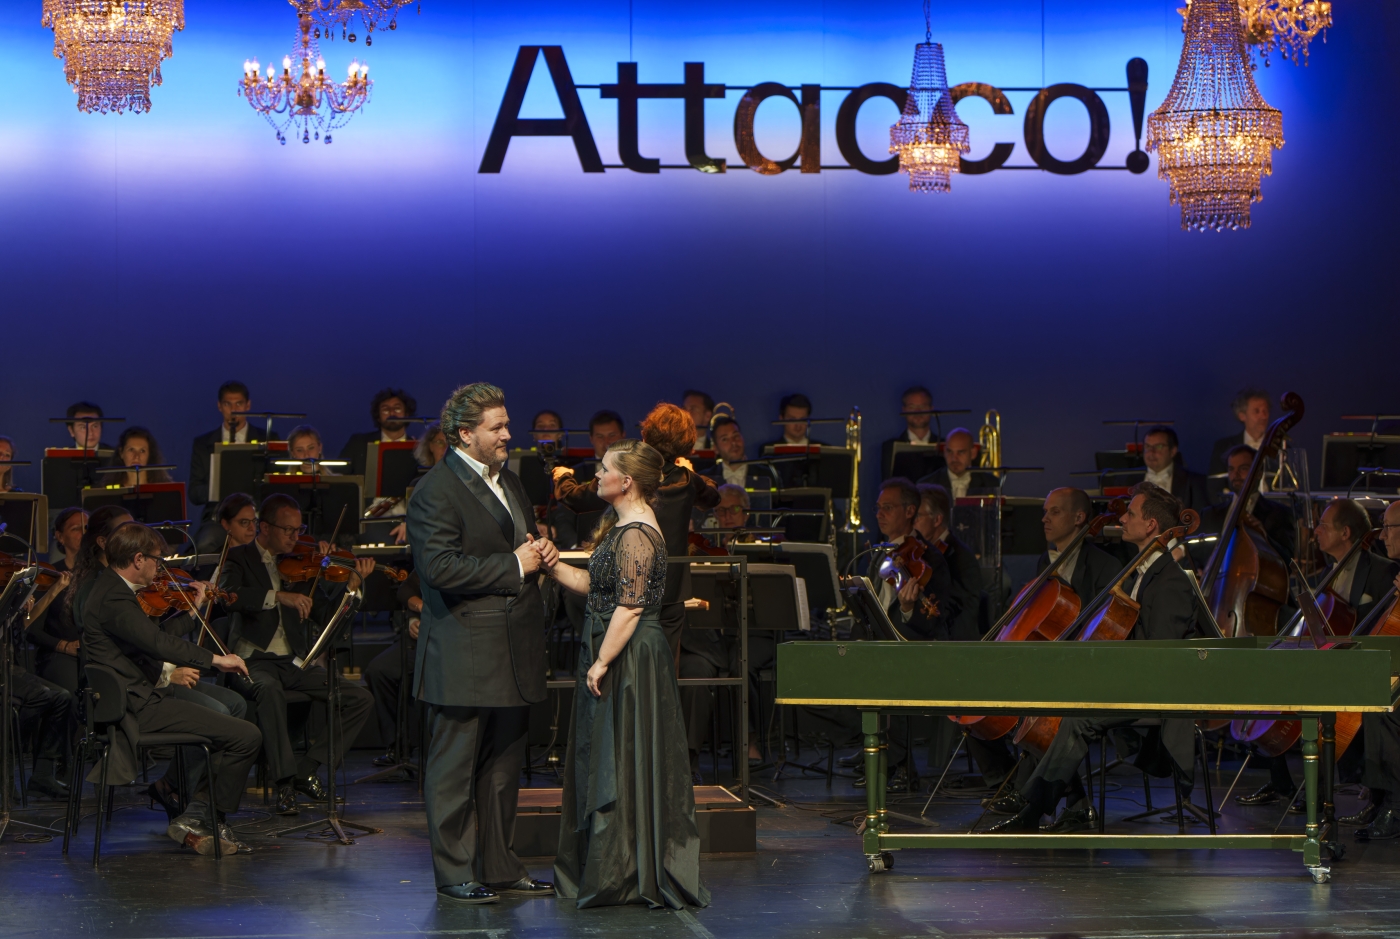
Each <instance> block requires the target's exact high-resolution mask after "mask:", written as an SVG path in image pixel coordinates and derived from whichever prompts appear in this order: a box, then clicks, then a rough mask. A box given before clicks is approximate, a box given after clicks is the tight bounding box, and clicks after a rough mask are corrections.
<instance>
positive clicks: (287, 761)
mask: <svg viewBox="0 0 1400 939" xmlns="http://www.w3.org/2000/svg"><path fill="white" fill-rule="evenodd" d="M305 531H306V526H305V525H303V524H302V517H301V507H300V506H298V505H297V502H296V500H295V499H293V498H292V497H291V496H288V495H286V494H285V493H273V494H272V495H270V496H268V497H267V498H266V499H264V500H263V503H262V506H261V507H260V508H259V510H258V527H257V535H256V537H254V539H253V540H252V541H251V542H249V543H247V544H244V545H240V546H238V547H236V548H230V549H229V552H228V559H227V561H226V562H225V564H224V572H223V576H222V581H221V583H220V586H221V587H222V588H223V589H225V590H227V591H229V592H230V593H234V594H236V595H237V596H236V598H235V599H234V600H233V601H232V602H231V603H229V604H227V605H226V609H227V610H228V612H229V614H230V618H231V619H234V620H235V622H234V623H233V624H232V626H231V628H230V631H229V640H230V645H231V646H232V647H233V650H234V651H235V652H237V653H238V654H239V655H241V656H243V657H244V658H246V659H247V661H248V671H249V674H250V676H251V677H252V679H253V680H254V681H255V682H257V683H259V684H261V685H264V686H266V688H267V689H269V691H270V695H269V702H268V705H267V707H266V708H263V707H261V706H260V707H259V709H258V721H259V724H260V725H261V726H262V729H263V738H264V739H263V742H264V749H265V753H266V758H267V767H268V777H269V778H270V779H272V780H274V781H275V783H276V785H277V805H276V808H275V810H274V811H276V813H277V814H278V815H295V814H297V812H298V809H297V807H296V794H297V793H301V794H302V795H305V796H307V797H308V798H310V799H311V800H313V801H317V802H320V801H324V800H325V799H326V788H325V786H324V785H322V783H321V781H320V780H319V779H318V778H317V777H316V771H317V769H318V768H319V767H320V766H321V765H322V764H323V763H330V765H331V766H338V765H339V764H340V761H341V758H342V757H343V756H344V755H345V751H346V750H347V749H348V748H349V746H350V744H351V743H353V742H354V740H355V737H356V736H358V735H359V733H360V729H361V728H362V727H364V725H365V722H366V721H368V720H369V716H370V711H371V710H372V709H373V707H374V698H373V696H372V695H371V694H370V693H369V692H368V691H366V690H365V689H364V688H363V687H361V686H359V685H354V684H349V683H346V684H344V685H342V686H341V693H340V715H339V717H340V721H341V724H340V726H341V728H342V730H341V731H340V732H339V733H337V735H336V743H337V752H335V753H334V754H332V753H330V752H329V747H328V745H327V738H326V734H325V730H326V727H325V725H324V722H323V721H320V720H319V719H318V718H317V716H316V715H317V714H318V713H319V711H318V710H314V711H313V726H314V727H315V730H314V732H313V735H312V736H313V739H312V741H311V746H310V749H309V750H308V751H307V753H306V755H305V756H304V757H302V758H301V760H300V761H298V760H297V757H296V754H295V753H294V752H293V751H292V740H291V734H290V732H289V730H288V726H287V705H286V698H285V692H287V691H300V692H302V693H303V694H305V695H307V696H308V697H310V698H313V699H314V700H317V701H325V700H326V691H327V675H326V670H325V669H324V668H322V667H320V666H319V665H318V666H312V667H310V668H307V669H302V668H300V667H299V664H300V662H301V659H302V657H304V656H306V655H307V654H309V653H310V651H311V646H312V645H313V643H314V642H315V640H316V635H317V632H318V630H319V627H318V626H317V624H316V622H315V621H314V619H316V618H320V617H318V616H317V614H318V613H319V614H320V616H321V617H323V616H324V615H325V613H326V612H327V609H326V608H327V607H328V606H329V605H330V604H329V601H328V598H326V597H325V596H324V595H322V596H313V595H312V594H311V592H310V586H311V585H310V583H305V584H297V585H292V584H285V583H284V582H283V578H282V575H281V573H280V572H279V570H278V566H277V562H278V559H279V558H280V557H281V556H282V555H284V554H288V553H290V552H291V551H292V550H293V549H294V548H295V547H296V546H297V539H298V538H299V537H300V536H301V535H302V534H303V533H304V532H305ZM328 547H329V546H328V545H323V546H322V551H325V550H326V549H327V548H328ZM373 569H374V559H373V558H360V559H359V560H357V561H356V564H355V571H356V576H357V577H358V578H359V579H361V580H362V579H363V578H364V577H366V576H368V574H369V572H370V571H371V570H373ZM354 581H355V578H354V577H352V578H351V585H352V586H354V585H355V584H354ZM233 614H237V616H236V617H235V616H233Z"/></svg>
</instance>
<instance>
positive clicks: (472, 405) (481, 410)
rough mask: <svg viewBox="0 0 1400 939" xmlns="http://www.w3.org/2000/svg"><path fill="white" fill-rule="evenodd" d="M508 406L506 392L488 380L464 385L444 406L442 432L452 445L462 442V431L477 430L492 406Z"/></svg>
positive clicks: (453, 393)
mask: <svg viewBox="0 0 1400 939" xmlns="http://www.w3.org/2000/svg"><path fill="white" fill-rule="evenodd" d="M505 406H506V393H505V392H504V391H502V390H501V389H499V388H497V387H496V386H495V385H492V384H490V383H488V382H484V381H479V382H475V383H473V384H470V385H463V386H462V387H460V388H458V389H457V390H456V391H454V392H452V396H451V397H449V398H448V399H447V403H446V404H444V405H443V406H442V432H443V433H444V434H446V435H447V442H448V444H449V445H451V446H454V447H455V446H458V445H459V444H461V442H462V435H461V433H460V432H461V431H464V430H475V429H476V428H477V426H478V425H479V424H481V422H482V421H483V420H485V418H486V412H487V411H488V410H490V409H491V408H503V407H505Z"/></svg>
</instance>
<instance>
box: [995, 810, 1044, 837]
mask: <svg viewBox="0 0 1400 939" xmlns="http://www.w3.org/2000/svg"><path fill="white" fill-rule="evenodd" d="M1039 831H1040V811H1039V810H1038V809H1036V808H1035V807H1033V806H1029V805H1027V806H1025V807H1023V808H1022V809H1021V811H1019V812H1017V813H1016V814H1015V815H1013V816H1011V817H1010V818H1008V819H1007V820H1006V821H1004V822H997V823H996V824H995V825H993V826H992V827H991V828H988V829H987V834H989V835H1014V834H1019V833H1030V834H1035V833H1039Z"/></svg>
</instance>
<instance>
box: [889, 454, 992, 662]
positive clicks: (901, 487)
mask: <svg viewBox="0 0 1400 939" xmlns="http://www.w3.org/2000/svg"><path fill="white" fill-rule="evenodd" d="M922 502H923V496H922V495H921V494H920V493H919V490H918V488H917V487H916V486H915V485H914V484H913V483H911V482H910V481H909V480H907V479H904V478H903V477H901V476H894V477H891V478H890V479H887V480H885V481H884V482H882V483H880V490H879V493H878V494H877V495H876V497H875V521H876V523H877V524H878V525H879V526H880V535H881V536H882V537H883V538H884V539H885V542H886V543H888V544H890V545H893V546H894V547H898V546H899V545H902V544H903V543H904V540H905V539H906V538H919V539H920V540H921V541H922V540H923V539H922V538H921V537H920V535H919V534H918V532H916V531H915V529H914V518H915V516H917V515H918V513H919V505H920V503H922ZM920 556H921V557H922V559H923V562H924V563H925V564H927V565H928V566H929V567H930V568H931V569H932V573H931V574H930V576H929V580H928V583H927V584H925V585H924V586H923V587H922V588H921V587H920V586H919V584H918V583H917V582H916V581H915V580H914V579H913V578H912V577H910V578H906V579H905V581H904V584H903V585H902V586H901V587H900V588H899V589H898V590H897V591H896V590H895V588H894V587H893V586H892V585H891V584H890V583H889V582H887V581H885V580H880V581H879V583H878V587H879V591H880V603H881V604H882V605H883V606H884V607H885V608H886V610H887V611H888V612H889V614H890V622H892V623H894V625H895V628H897V629H898V630H899V631H900V632H901V633H902V634H904V636H905V638H907V639H957V640H973V639H976V638H977V627H976V624H975V623H974V624H973V626H972V627H971V629H970V630H965V631H963V632H959V633H957V634H954V633H953V631H952V630H953V622H952V618H953V613H954V612H955V611H954V609H953V607H954V604H953V603H952V592H953V575H952V572H951V571H950V570H949V569H948V562H947V560H946V559H945V558H944V556H943V552H942V551H939V550H938V548H936V547H935V546H933V545H932V544H927V543H925V544H924V546H923V550H922V551H921V552H920ZM924 596H926V597H927V598H928V599H930V600H933V601H935V602H936V604H937V612H935V613H932V614H930V613H929V612H928V611H927V610H925V609H924V607H923V605H922V604H921V603H920V599H921V597H924ZM960 628H962V627H961V625H960Z"/></svg>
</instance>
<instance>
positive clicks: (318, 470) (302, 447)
mask: <svg viewBox="0 0 1400 939" xmlns="http://www.w3.org/2000/svg"><path fill="white" fill-rule="evenodd" d="M324 452H325V445H324V444H323V443H322V442H321V432H320V431H318V430H317V429H316V428H314V427H312V426H311V425H310V424H298V425H297V426H295V427H293V428H292V429H291V432H290V433H288V434H287V458H288V459H290V460H302V461H303V462H302V464H301V466H300V467H298V468H297V472H298V473H305V474H306V475H308V476H310V475H314V474H320V475H322V476H334V475H336V472H335V471H336V469H338V467H335V466H323V465H321V459H322V456H323V454H324Z"/></svg>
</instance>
